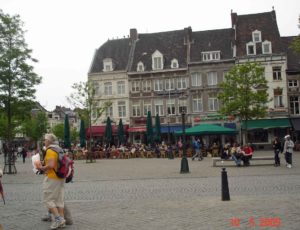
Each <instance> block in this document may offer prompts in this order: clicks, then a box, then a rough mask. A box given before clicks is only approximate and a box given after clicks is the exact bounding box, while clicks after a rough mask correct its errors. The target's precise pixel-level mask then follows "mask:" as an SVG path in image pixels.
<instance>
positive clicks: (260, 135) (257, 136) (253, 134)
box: [248, 129, 268, 143]
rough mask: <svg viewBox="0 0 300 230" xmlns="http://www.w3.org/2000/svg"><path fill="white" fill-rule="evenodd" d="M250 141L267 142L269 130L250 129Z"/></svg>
mask: <svg viewBox="0 0 300 230" xmlns="http://www.w3.org/2000/svg"><path fill="white" fill-rule="evenodd" d="M248 142H249V143H266V142H268V130H265V129H259V130H251V131H248Z"/></svg>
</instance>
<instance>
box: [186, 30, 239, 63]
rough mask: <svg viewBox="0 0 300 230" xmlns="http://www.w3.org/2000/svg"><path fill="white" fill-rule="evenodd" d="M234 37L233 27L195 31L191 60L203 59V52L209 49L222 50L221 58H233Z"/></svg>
mask: <svg viewBox="0 0 300 230" xmlns="http://www.w3.org/2000/svg"><path fill="white" fill-rule="evenodd" d="M233 39H234V30H233V29H220V30H207V31H198V32H193V35H192V40H193V43H192V45H191V59H190V61H191V62H198V61H201V60H202V58H201V52H207V51H221V60H222V59H231V58H233V50H232V46H233V43H234V40H233Z"/></svg>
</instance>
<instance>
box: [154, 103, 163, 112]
mask: <svg viewBox="0 0 300 230" xmlns="http://www.w3.org/2000/svg"><path fill="white" fill-rule="evenodd" d="M154 107H155V114H158V116H163V115H164V104H163V100H155V102H154Z"/></svg>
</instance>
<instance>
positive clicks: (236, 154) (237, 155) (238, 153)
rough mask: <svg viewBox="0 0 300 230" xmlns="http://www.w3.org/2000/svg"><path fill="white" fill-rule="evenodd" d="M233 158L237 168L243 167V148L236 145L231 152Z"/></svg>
mask: <svg viewBox="0 0 300 230" xmlns="http://www.w3.org/2000/svg"><path fill="white" fill-rule="evenodd" d="M230 154H231V158H232V160H234V162H235V164H236V166H241V159H242V155H243V154H242V150H241V148H240V147H239V146H238V145H237V144H236V143H235V144H234V145H233V147H232V148H231V151H230Z"/></svg>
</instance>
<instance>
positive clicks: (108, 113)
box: [105, 105, 113, 117]
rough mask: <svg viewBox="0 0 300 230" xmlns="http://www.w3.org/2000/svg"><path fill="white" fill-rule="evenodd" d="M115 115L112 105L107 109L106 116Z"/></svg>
mask: <svg viewBox="0 0 300 230" xmlns="http://www.w3.org/2000/svg"><path fill="white" fill-rule="evenodd" d="M112 116H113V107H112V105H111V106H109V107H107V108H106V109H105V117H112Z"/></svg>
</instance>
